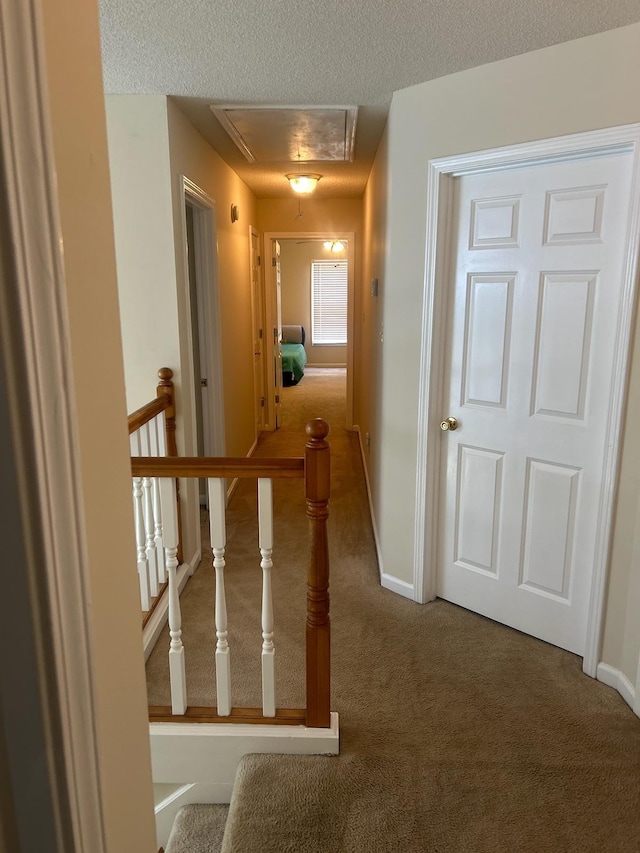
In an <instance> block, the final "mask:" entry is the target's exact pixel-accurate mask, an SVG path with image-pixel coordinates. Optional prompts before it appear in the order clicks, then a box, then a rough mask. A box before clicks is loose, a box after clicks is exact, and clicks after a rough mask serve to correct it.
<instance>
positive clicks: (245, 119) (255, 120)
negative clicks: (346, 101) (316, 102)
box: [211, 104, 358, 163]
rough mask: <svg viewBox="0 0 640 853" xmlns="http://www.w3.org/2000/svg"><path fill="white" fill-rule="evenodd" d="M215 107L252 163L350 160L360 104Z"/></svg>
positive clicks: (228, 131)
mask: <svg viewBox="0 0 640 853" xmlns="http://www.w3.org/2000/svg"><path fill="white" fill-rule="evenodd" d="M211 111H212V112H213V114H214V115H215V116H216V118H217V119H218V121H219V122H220V124H221V125H222V126H223V127H224V129H225V130H226V131H227V133H228V134H229V136H230V137H231V138H232V139H233V141H234V142H235V144H236V145H237V146H238V148H239V149H240V151H242V153H243V154H244V156H245V157H246V159H247V160H248V161H249V162H250V163H256V162H258V163H265V162H280V163H283V162H296V161H298V160H300V162H305V161H308V160H313V161H315V160H318V161H323V160H332V161H342V162H351V161H353V156H354V149H355V135H356V120H357V117H358V108H357V107H277V106H275V107H270V106H265V107H245V106H228V105H227V106H223V105H217V104H211Z"/></svg>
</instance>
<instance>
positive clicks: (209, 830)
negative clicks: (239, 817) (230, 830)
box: [165, 804, 229, 853]
mask: <svg viewBox="0 0 640 853" xmlns="http://www.w3.org/2000/svg"><path fill="white" fill-rule="evenodd" d="M228 813H229V806H228V805H226V804H225V805H216V804H214V805H210V804H206V805H205V804H203V805H201V804H194V805H189V806H183V807H182V808H181V809H180V811H179V812H178V814H177V815H176V819H175V823H174V824H173V829H172V830H171V835H170V836H169V841H168V842H167V847H166V849H165V853H220V851H221V849H222V837H223V835H224V828H225V825H226V822H227V814H228Z"/></svg>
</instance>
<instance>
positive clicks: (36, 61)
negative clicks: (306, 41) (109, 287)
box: [0, 0, 106, 853]
mask: <svg viewBox="0 0 640 853" xmlns="http://www.w3.org/2000/svg"><path fill="white" fill-rule="evenodd" d="M0 55H1V56H2V57H3V72H4V73H3V74H2V75H0V147H1V152H2V160H3V161H4V166H5V170H4V171H5V178H6V186H5V188H4V189H5V204H6V206H7V209H8V212H9V216H8V221H7V223H6V228H7V230H8V231H9V232H10V233H11V234H12V236H13V241H12V242H13V250H14V252H15V273H16V279H17V281H16V283H15V284H16V286H15V287H12V291H13V292H14V293H13V295H14V299H15V306H16V311H15V313H16V315H17V316H16V317H13V318H9V317H5V318H4V319H5V321H6V322H9V320H10V319H11V320H12V321H13V323H14V326H13V334H11V335H6V336H5V335H4V333H3V334H2V335H0V336H3V337H5V342H4V345H5V346H6V348H7V351H8V350H9V347H10V346H11V341H12V339H13V340H14V343H15V340H19V341H20V344H21V348H22V350H23V352H22V357H23V358H24V360H25V362H26V367H27V374H28V382H27V384H26V387H22V388H20V389H16V388H11V387H9V389H8V390H9V393H13V394H18V393H19V394H20V395H21V396H22V397H25V396H26V397H28V400H29V405H30V409H31V415H32V418H31V426H32V436H31V440H32V442H33V445H34V448H35V458H34V460H33V463H34V464H33V470H34V472H35V474H36V477H37V485H38V495H37V503H38V506H37V507H35V508H34V509H35V512H36V514H37V513H39V514H40V518H41V527H42V535H43V542H42V544H43V547H44V548H45V550H46V554H47V561H46V566H45V571H46V574H47V579H48V589H47V591H46V595H47V600H48V604H49V611H50V612H49V616H50V629H51V634H52V637H53V649H52V651H53V658H54V661H55V680H56V682H57V696H56V703H57V712H58V714H59V719H60V727H61V730H62V743H61V744H55V745H54V744H51V745H50V747H51V749H52V751H53V750H56V751H57V750H61V752H62V762H63V764H64V771H65V779H64V780H58V784H62V785H64V788H65V789H66V791H65V793H66V794H67V796H68V813H67V814H66V815H63V814H61V815H60V819H61V821H64V820H65V817H67V818H68V819H69V820H70V823H71V826H72V828H73V835H74V848H75V849H78V850H92V851H96V853H102V851H104V850H105V849H106V845H105V835H104V826H105V817H104V814H103V806H102V801H101V794H100V756H99V752H98V738H97V733H96V728H95V714H96V710H95V705H94V684H93V678H92V672H93V663H92V656H91V648H92V637H91V632H90V628H89V622H88V613H89V610H90V605H89V580H88V576H87V565H88V559H87V555H86V542H85V523H84V516H83V507H82V498H81V496H82V481H81V477H80V461H79V458H78V456H79V454H78V451H77V447H78V443H77V440H76V411H75V399H74V388H73V384H72V379H71V377H72V375H73V369H72V361H71V355H70V351H69V332H68V327H69V321H68V316H67V306H66V290H65V288H66V283H65V277H64V267H63V262H62V241H61V231H60V223H59V220H58V213H57V211H58V198H57V192H56V186H55V161H54V155H53V144H52V140H51V129H50V119H49V104H48V101H47V97H46V92H47V85H46V83H47V79H46V62H45V56H44V47H43V37H42V22H41V17H40V4H39V3H38V2H37V0H24V2H21V3H15V2H13V0H0ZM2 325H3V324H2V321H1V320H0V327H1V326H2ZM5 331H6V330H5ZM14 336H15V338H14ZM10 380H11V377H8V381H10ZM52 793H53V796H54V797H55V793H56V792H55V791H53V792H52ZM62 800H64V794H63V797H62ZM65 811H66V808H65ZM51 843H52V844H55V843H56V839H53V838H52V839H51Z"/></svg>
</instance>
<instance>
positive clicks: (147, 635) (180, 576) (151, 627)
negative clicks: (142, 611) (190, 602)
mask: <svg viewBox="0 0 640 853" xmlns="http://www.w3.org/2000/svg"><path fill="white" fill-rule="evenodd" d="M201 559H202V554H201V552H200V551H196V553H195V554H194V555H193V557H192V558H191V559H190V560H189V562H188V563H182V565H180V566H178V571H177V572H176V580H177V581H178V595H179V594H180V593H181V592H182V590H183V589H184V587H185V585H186V583H187V581H188V580H189V578H190V577H191V575H192V574H193V573H194V572H195V570H196V569H197V568H198V566H199V564H200V560H201ZM168 619H169V593H168V589H166V590H165V594H164V595H163V596H162V598H161V599H160V601H159V602H158V604H157V605H156V607H155V609H154V611H153V613H152V614H151V616H150V618H149V621H148V622H147V624H146V625H145V626H144V628H143V631H142V646H143V649H144V660H145V663H146V662H147V661H148V660H149V656H150V655H151V652H152V651H153V649H154V646H155V644H156V643H157V642H158V640H159V639H160V637H161V635H162V632H163V630H164V628H165V626H166V624H167V621H168Z"/></svg>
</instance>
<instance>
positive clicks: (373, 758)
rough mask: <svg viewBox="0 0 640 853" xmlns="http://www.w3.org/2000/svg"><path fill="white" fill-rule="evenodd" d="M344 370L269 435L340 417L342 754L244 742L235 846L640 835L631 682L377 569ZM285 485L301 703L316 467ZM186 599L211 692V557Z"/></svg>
mask: <svg viewBox="0 0 640 853" xmlns="http://www.w3.org/2000/svg"><path fill="white" fill-rule="evenodd" d="M342 382H343V380H342V379H341V377H339V376H338V377H336V376H333V377H332V376H331V375H328V374H321V375H319V376H316V375H315V374H313V373H310V374H307V376H305V378H304V379H303V380H302V382H301V383H300V385H299V386H296V387H294V388H291V389H285V392H286V395H285V400H284V409H285V411H284V426H283V428H282V430H280V431H279V432H278V433H276V434H273V435H268V436H265V438H264V440H263V441H262V443H261V445H260V448H259V452H260V453H261V454H263V455H279V454H282V455H288V454H296V455H297V454H300V453H301V452H302V446H303V444H304V435H303V432H302V429H303V425H304V422H305V420H307V419H309V418H310V417H314V416H316V415H318V414H324V415H326V416H327V417H328V420H329V421H330V423H331V426H332V433H331V436H330V438H331V441H332V453H333V477H332V488H333V494H332V501H331V512H332V515H331V520H330V522H331V523H330V537H331V547H330V553H331V561H332V562H331V571H332V580H331V593H332V631H333V647H332V666H333V699H332V707H333V709H334V710H336V711H338V712H339V713H340V726H341V754H340V756H339V757H335V758H329V757H301V756H297V757H296V756H290V757H280V756H247V757H245V759H243V762H242V764H241V766H240V769H239V771H238V778H237V783H236V789H235V791H234V796H233V801H232V804H231V808H230V811H229V819H228V823H227V829H226V832H225V837H224V841H223V844H222V851H223V853H258V852H259V853H289V852H290V853H347V852H348V853H396V851H397V853H400V851H403V853H407V851H433V853H467V851H468V852H469V853H472V851H473V853H484V851H493V853H502V851H504V853H507V851H509V853H511V851H522V853H543V851H544V853H565V851H566V852H567V853H568V852H569V851H571V852H572V851H576V853H578V851H588V853H590V851H593V853H596V851H611V853H627V851H629V853H631V851H640V720H638V719H637V718H636V717H635V716H634V715H633V714H632V712H631V711H630V709H629V708H628V707H627V706H626V705H625V703H624V702H623V701H622V699H621V698H620V697H619V696H618V694H617V693H616V692H615V691H613V690H611V689H610V688H607V687H605V686H604V685H602V684H599V683H597V682H594V681H592V680H591V679H588V678H586V677H585V676H584V675H583V674H582V672H581V667H580V665H581V661H580V659H579V658H577V657H575V656H573V655H571V654H569V653H567V652H563V651H561V650H559V649H556V648H553V647H552V646H548V645H546V644H545V643H542V642H540V641H537V640H534V639H532V638H530V637H526V636H524V635H522V634H519V633H518V632H516V631H513V630H511V629H509V628H505V627H504V626H501V625H498V624H496V623H493V622H491V621H489V620H487V619H484V618H482V617H480V616H477V615H475V614H473V613H470V612H468V611H465V610H462V609H460V608H458V607H455V606H453V605H451V604H448V603H446V602H443V601H436V602H434V603H432V604H429V605H426V606H419V605H416V604H414V603H412V602H410V601H407V600H405V599H402V598H400V597H398V596H395V595H393V594H392V593H390V592H387V591H385V590H383V589H381V588H380V586H379V585H378V583H377V567H376V561H375V553H374V548H373V540H372V533H371V526H370V521H369V517H368V510H367V504H366V493H365V488H364V482H363V476H362V470H361V465H360V460H359V454H358V447H357V439H356V437H355V435H353V434H350V433H347V431H346V430H345V429H344V427H343V424H344V391H343V388H344V386H343V384H342ZM277 493H278V501H277V504H276V506H277V507H278V506H279V510H277V511H278V513H279V515H278V518H277V520H276V549H277V550H276V551H275V553H274V558H275V569H274V572H275V578H276V579H277V586H276V590H277V592H276V595H277V609H276V649H277V656H278V657H277V662H278V689H279V704H282V705H285V706H291V705H296V704H299V703H301V702H302V695H303V685H302V680H301V678H300V677H299V675H298V672H297V669H298V666H299V664H300V663H301V661H302V655H303V651H302V637H303V630H304V617H303V614H302V610H303V607H304V604H303V602H304V571H305V554H304V553H303V551H304V550H305V548H306V545H305V544H304V543H305V542H306V522H305V519H304V514H303V513H304V509H303V506H302V500H303V496H302V487H301V486H300V488H299V489H297V488H295V487H294V488H292V487H291V486H286V487H282V488H280V487H279V488H278V490H277ZM254 504H255V497H254V494H253V491H252V490H251V489H250V487H249V486H248V485H247V484H244V485H243V486H242V487H241V488H240V489H239V490H238V492H237V494H236V496H235V497H234V499H233V501H232V506H231V508H230V513H229V522H230V535H229V554H228V557H229V559H228V567H229V568H228V586H227V588H228V592H229V618H230V625H231V626H232V631H231V634H232V655H233V667H234V691H235V692H234V702H235V704H237V705H243V704H258V703H259V650H260V636H259V630H260V629H259V615H258V613H259V611H258V610H256V611H255V612H254V613H251V607H252V606H253V607H257V601H258V599H259V574H260V570H259V561H258V559H257V558H256V557H255V553H256V550H255V545H251V547H248V546H247V545H246V544H245V536H246V535H247V533H248V531H249V530H250V529H251V528H252V527H253V526H254V523H253V520H251V521H249V520H248V519H247V518H246V517H245V516H246V515H249V514H251V513H250V512H249V511H250V510H252V509H253V506H254ZM297 514H300V515H301V519H300V520H298V518H297ZM289 549H294V556H291V555H290V553H289ZM232 554H233V556H232ZM386 568H387V571H389V572H391V573H393V571H394V567H393V566H392V565H389V566H387V567H386ZM254 587H255V590H254ZM182 600H183V607H184V611H183V612H184V635H185V645H186V650H187V670H188V675H187V677H188V690H189V702H190V703H191V704H211V703H213V701H214V700H213V689H212V684H213V682H214V672H213V664H212V658H213V637H214V632H213V627H212V626H211V627H207V628H205V627H202V626H199V625H194V622H196V621H197V620H202V621H204V617H205V616H206V618H207V619H210V620H211V621H212V614H213V578H212V575H211V570H210V569H209V568H207V567H206V566H205V567H203V568H202V569H200V570H199V571H198V573H197V575H196V576H195V577H194V578H193V580H192V581H191V582H190V584H189V587H188V588H187V590H186V591H185V593H184V595H183V599H182ZM299 611H300V612H299ZM252 623H253V624H254V625H255V629H254V636H253V639H252V640H251V642H250V641H249V639H248V638H247V637H246V634H247V633H248V626H249V625H250V624H252ZM240 629H242V630H240ZM250 658H252V659H253V660H252V661H250ZM166 670H167V665H166V644H164V643H160V644H159V646H158V647H157V649H156V651H155V652H154V654H153V655H152V656H151V658H150V660H149V665H148V676H149V692H150V701H151V702H152V703H166V702H167V701H168V689H167V686H166ZM202 814H203V815H204V814H206V810H205V811H203V813H202ZM192 849H193V853H198V851H199V850H200V849H202V850H203V851H204V850H207V849H208V848H205V847H203V848H196V847H193V848H192Z"/></svg>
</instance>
